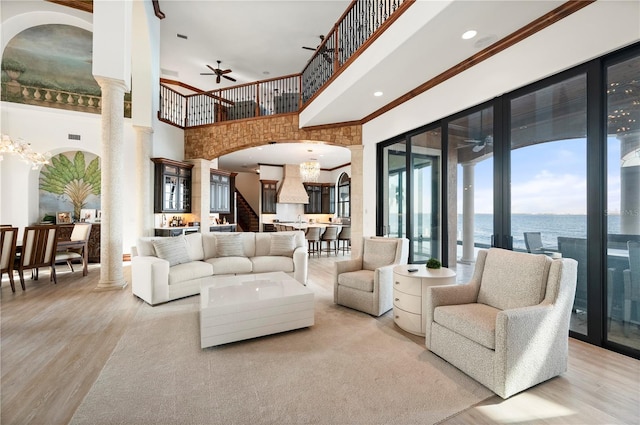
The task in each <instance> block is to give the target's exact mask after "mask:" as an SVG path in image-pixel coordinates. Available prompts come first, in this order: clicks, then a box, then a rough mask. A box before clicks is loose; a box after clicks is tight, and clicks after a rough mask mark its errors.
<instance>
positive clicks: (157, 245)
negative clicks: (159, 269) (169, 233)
mask: <svg viewBox="0 0 640 425" xmlns="http://www.w3.org/2000/svg"><path fill="white" fill-rule="evenodd" d="M152 244H153V248H154V249H155V251H156V255H157V256H158V258H162V259H163V260H167V261H168V262H169V266H170V267H173V266H175V265H178V264H183V263H189V262H191V257H189V252H188V251H187V242H186V241H185V240H184V236H175V237H167V238H158V239H155V240H154V241H153V242H152Z"/></svg>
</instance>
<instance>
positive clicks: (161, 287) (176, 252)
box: [131, 231, 308, 305]
mask: <svg viewBox="0 0 640 425" xmlns="http://www.w3.org/2000/svg"><path fill="white" fill-rule="evenodd" d="M134 248H135V249H133V250H132V252H133V256H132V258H131V279H132V284H131V287H132V290H133V294H134V295H136V296H138V297H140V298H141V299H143V300H144V301H146V302H147V303H149V304H151V305H156V304H160V303H164V302H167V301H171V300H175V299H178V298H183V297H187V296H190V295H196V294H199V293H200V284H201V283H202V282H206V281H207V279H209V278H210V277H211V276H214V275H216V276H219V275H238V274H249V273H266V272H275V271H282V272H285V273H287V274H289V275H290V276H292V277H293V278H294V279H296V280H297V281H298V282H300V283H302V284H303V285H306V282H307V261H308V260H307V243H306V240H305V237H304V232H302V231H290V232H276V233H254V232H212V233H191V234H188V235H183V236H175V237H147V238H140V239H138V243H137V246H136V247H134Z"/></svg>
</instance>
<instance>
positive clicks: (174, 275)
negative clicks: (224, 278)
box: [169, 261, 213, 285]
mask: <svg viewBox="0 0 640 425" xmlns="http://www.w3.org/2000/svg"><path fill="white" fill-rule="evenodd" d="M212 274H213V267H212V266H211V264H207V263H205V262H204V261H191V262H188V263H183V264H178V265H175V266H173V267H171V268H170V269H169V285H174V284H176V283H180V282H185V281H188V280H193V279H199V278H201V277H207V276H211V275H212Z"/></svg>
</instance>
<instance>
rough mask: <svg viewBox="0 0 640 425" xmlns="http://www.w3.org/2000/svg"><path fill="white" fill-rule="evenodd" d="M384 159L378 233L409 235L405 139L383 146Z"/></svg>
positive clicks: (399, 235) (397, 235)
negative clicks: (383, 202)
mask: <svg viewBox="0 0 640 425" xmlns="http://www.w3.org/2000/svg"><path fill="white" fill-rule="evenodd" d="M381 159H382V169H383V172H382V176H383V177H382V180H381V186H382V188H381V189H382V190H381V191H380V192H381V193H382V199H384V200H385V202H386V203H385V204H384V208H382V214H381V217H382V220H378V230H377V234H378V235H380V236H387V237H392V238H400V237H403V238H404V237H406V236H407V221H406V216H405V211H406V199H407V189H406V188H407V144H406V142H405V141H404V140H401V141H399V142H396V143H393V144H391V145H389V146H386V147H384V148H383V152H382V155H381Z"/></svg>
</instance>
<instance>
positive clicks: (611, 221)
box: [606, 56, 640, 350]
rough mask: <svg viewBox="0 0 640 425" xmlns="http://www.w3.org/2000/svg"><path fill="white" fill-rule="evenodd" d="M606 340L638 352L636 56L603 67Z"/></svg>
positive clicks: (639, 103)
mask: <svg viewBox="0 0 640 425" xmlns="http://www.w3.org/2000/svg"><path fill="white" fill-rule="evenodd" d="M606 102H607V118H608V120H607V132H606V133H607V200H606V201H607V210H606V218H607V226H606V228H607V247H606V248H607V257H606V258H607V261H606V267H607V293H606V320H607V326H606V334H607V339H608V341H610V342H613V343H616V344H620V345H623V346H625V347H630V348H633V349H636V350H640V56H634V57H631V58H625V59H624V60H621V61H618V62H616V63H614V64H611V65H609V66H608V67H607V68H606Z"/></svg>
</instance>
